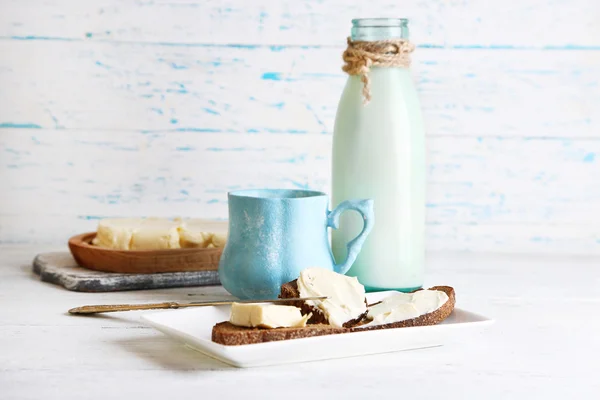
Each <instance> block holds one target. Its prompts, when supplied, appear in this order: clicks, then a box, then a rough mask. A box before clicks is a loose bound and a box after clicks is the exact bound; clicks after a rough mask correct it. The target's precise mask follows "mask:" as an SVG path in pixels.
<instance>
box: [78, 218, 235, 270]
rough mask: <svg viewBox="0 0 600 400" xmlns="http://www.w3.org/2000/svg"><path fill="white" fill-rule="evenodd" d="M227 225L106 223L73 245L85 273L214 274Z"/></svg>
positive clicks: (109, 220)
mask: <svg viewBox="0 0 600 400" xmlns="http://www.w3.org/2000/svg"><path fill="white" fill-rule="evenodd" d="M227 230H228V223H227V222H226V221H211V220H205V219H167V218H107V219H103V220H101V221H100V222H99V223H98V229H97V231H96V232H91V233H84V234H81V235H77V236H74V237H72V238H71V239H69V249H70V250H71V253H72V254H73V257H74V258H75V261H77V264H79V265H80V266H81V267H84V268H89V269H93V270H97V271H104V272H120V273H163V272H185V271H216V270H217V269H218V267H219V260H220V259H221V253H222V250H223V247H224V246H225V243H226V240H227Z"/></svg>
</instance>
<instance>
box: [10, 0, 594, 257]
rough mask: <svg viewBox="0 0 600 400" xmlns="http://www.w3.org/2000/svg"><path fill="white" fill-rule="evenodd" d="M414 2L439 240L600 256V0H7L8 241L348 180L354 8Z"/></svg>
mask: <svg viewBox="0 0 600 400" xmlns="http://www.w3.org/2000/svg"><path fill="white" fill-rule="evenodd" d="M357 16H362V17H366V16H408V17H410V18H411V21H412V22H411V28H412V29H411V34H412V37H413V39H414V41H415V42H416V43H417V44H418V45H419V48H418V49H417V51H416V52H415V54H414V62H413V70H414V74H415V81H416V83H417V86H418V89H419V92H420V95H421V98H422V103H423V110H424V113H425V118H426V126H427V131H428V141H427V144H428V150H429V152H428V162H429V175H428V179H429V185H428V189H429V190H428V239H429V241H428V246H429V248H430V249H432V250H439V249H444V250H491V251H507V252H511V251H518V252H522V251H530V252H554V253H556V252H558V253H600V232H598V229H597V227H598V226H599V223H600V203H599V200H600V185H598V183H600V178H599V177H600V163H599V161H598V160H597V157H598V154H600V140H599V136H598V131H599V128H600V88H599V86H598V77H599V76H600V26H599V24H598V23H597V21H598V20H600V3H597V2H595V1H586V0H577V1H566V0H565V1H559V0H556V1H551V0H527V1H519V2H517V1H514V2H498V1H474V0H472V1H463V2H453V1H441V0H440V1H427V2H425V1H406V2H403V3H402V4H400V3H398V2H392V1H379V2H359V1H341V0H340V1H309V0H304V1H279V2H275V1H273V2H271V1H268V0H261V1H252V2H244V1H242V0H237V1H225V2H223V1H221V2H218V1H207V2H201V1H195V2H193V1H160V2H158V1H85V2H82V1H74V0H70V1H41V0H26V1H6V0H3V1H2V2H0V190H1V191H2V195H1V196H0V243H2V242H40V243H41V242H44V243H52V242H54V243H60V242H64V240H65V239H66V238H67V237H68V236H69V235H70V234H74V233H77V232H80V231H85V230H93V229H94V227H95V224H96V223H97V219H98V218H101V217H105V216H119V215H122V216H125V215H165V216H175V215H184V216H188V215H189V216H204V217H215V218H224V217H226V212H227V208H226V192H227V191H228V190H231V189H237V188H249V187H264V186H270V187H276V186H280V187H291V188H294V187H300V188H306V187H309V188H313V189H319V190H325V191H328V190H329V184H330V172H329V162H330V158H329V157H330V154H329V153H330V146H331V131H332V130H333V118H334V115H335V109H336V106H337V100H338V98H339V94H340V93H341V89H342V87H343V84H344V82H345V76H344V75H343V73H342V72H341V70H340V65H341V62H340V61H341V60H340V54H341V51H342V49H343V45H344V40H345V36H346V35H347V34H348V31H349V24H350V22H349V21H350V19H351V18H353V17H357Z"/></svg>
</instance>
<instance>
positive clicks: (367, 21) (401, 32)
mask: <svg viewBox="0 0 600 400" xmlns="http://www.w3.org/2000/svg"><path fill="white" fill-rule="evenodd" d="M351 38H352V40H353V41H366V42H374V41H378V40H390V39H404V40H408V20H407V19H404V18H362V19H353V20H352V31H351Z"/></svg>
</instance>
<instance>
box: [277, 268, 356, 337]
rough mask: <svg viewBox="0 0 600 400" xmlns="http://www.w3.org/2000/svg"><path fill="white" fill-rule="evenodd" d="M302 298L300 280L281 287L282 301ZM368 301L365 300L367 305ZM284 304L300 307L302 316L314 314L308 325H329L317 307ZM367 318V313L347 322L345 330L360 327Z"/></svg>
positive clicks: (302, 302)
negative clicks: (299, 287)
mask: <svg viewBox="0 0 600 400" xmlns="http://www.w3.org/2000/svg"><path fill="white" fill-rule="evenodd" d="M296 297H301V296H300V291H299V290H298V280H297V279H295V280H293V281H291V282H288V283H284V284H283V285H281V289H280V292H279V298H280V299H290V298H296ZM366 302H367V301H366V300H365V303H366ZM284 304H287V305H290V306H295V307H298V308H299V309H300V310H301V311H302V315H308V314H310V313H312V317H310V318H309V320H308V321H307V323H308V324H325V325H328V324H329V321H328V320H327V317H326V316H325V314H323V312H322V311H321V310H320V309H318V308H317V307H313V306H310V305H308V304H306V302H304V301H288V302H286V303H284ZM366 316H367V312H366V311H365V312H364V313H363V314H361V315H359V316H358V318H356V319H353V320H350V321H347V322H346V323H344V328H351V327H353V326H356V325H358V324H359V323H360V322H361V321H362V320H363V319H365V317H366Z"/></svg>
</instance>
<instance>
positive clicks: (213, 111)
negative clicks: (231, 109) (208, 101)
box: [203, 108, 221, 115]
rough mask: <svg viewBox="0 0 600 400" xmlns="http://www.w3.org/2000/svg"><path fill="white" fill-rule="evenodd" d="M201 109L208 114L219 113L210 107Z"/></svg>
mask: <svg viewBox="0 0 600 400" xmlns="http://www.w3.org/2000/svg"><path fill="white" fill-rule="evenodd" d="M203 110H204V111H205V112H206V113H208V114H212V115H221V114H220V113H219V112H218V111H215V110H213V109H211V108H203Z"/></svg>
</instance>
